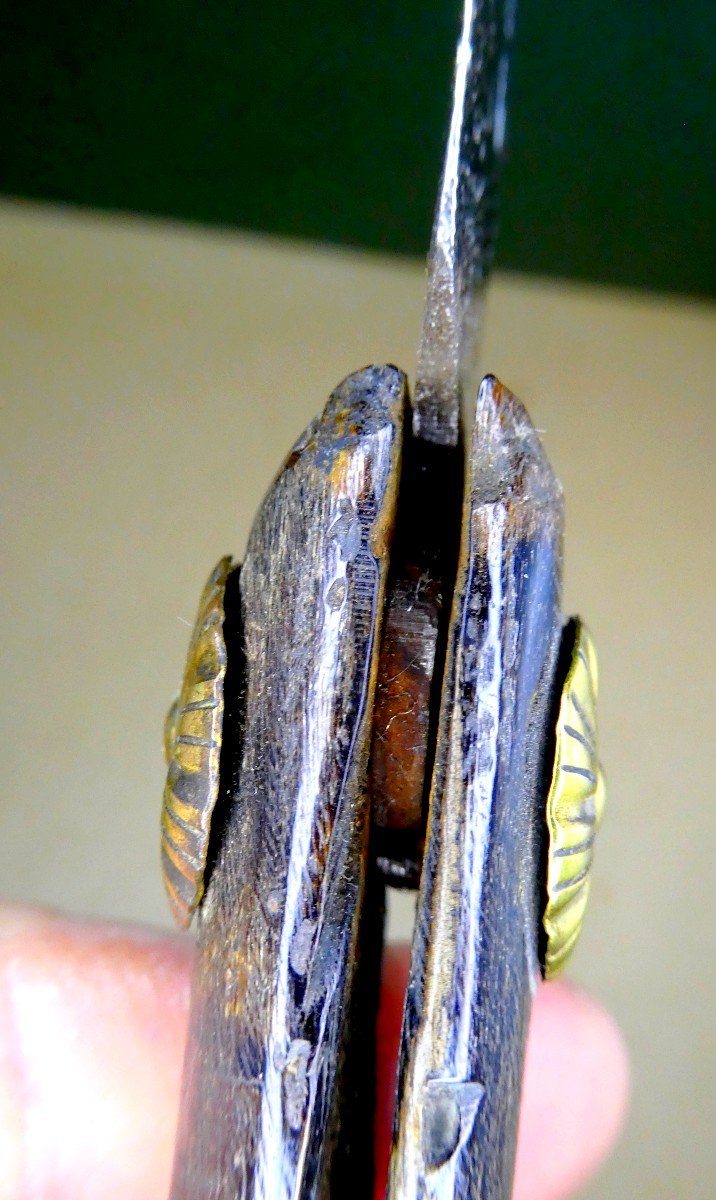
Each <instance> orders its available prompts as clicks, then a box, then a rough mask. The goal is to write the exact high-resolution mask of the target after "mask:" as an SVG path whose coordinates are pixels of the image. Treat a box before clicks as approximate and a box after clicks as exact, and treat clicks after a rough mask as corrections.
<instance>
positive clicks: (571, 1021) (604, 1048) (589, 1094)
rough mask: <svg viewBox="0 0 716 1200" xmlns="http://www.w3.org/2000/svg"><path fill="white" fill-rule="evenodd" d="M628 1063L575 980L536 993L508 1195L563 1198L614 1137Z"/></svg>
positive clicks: (614, 1033)
mask: <svg viewBox="0 0 716 1200" xmlns="http://www.w3.org/2000/svg"><path fill="white" fill-rule="evenodd" d="M628 1095H629V1063H628V1056H627V1052H626V1048H625V1045H624V1041H623V1038H622V1035H621V1033H620V1031H619V1029H618V1028H617V1026H616V1024H615V1022H614V1020H613V1019H612V1017H611V1016H610V1015H609V1014H608V1013H607V1012H606V1010H605V1009H604V1008H603V1007H602V1006H601V1005H600V1004H599V1003H598V1002H597V1001H595V1000H593V999H592V998H591V997H590V996H588V995H586V994H585V993H584V992H582V991H580V990H579V989H578V988H576V987H574V986H573V985H571V984H569V983H565V982H556V983H549V984H546V985H543V986H542V987H540V988H539V990H538V992H537V995H536V997H535V1003H534V1006H533V1009H532V1018H531V1022H530V1032H529V1038H528V1043H527V1052H526V1059H525V1074H524V1082H523V1090H522V1105H521V1112H520V1125H519V1133H518V1144H517V1164H516V1170H515V1186H514V1195H513V1200H562V1198H563V1197H566V1196H568V1195H570V1194H571V1193H572V1192H573V1191H574V1189H575V1188H577V1187H579V1186H580V1185H581V1184H583V1183H584V1181H585V1180H586V1179H587V1178H588V1177H589V1176H590V1175H591V1174H592V1173H593V1172H594V1170H595V1169H596V1167H597V1166H598V1165H599V1163H601V1162H602V1161H603V1159H604V1158H605V1157H606V1155H607V1154H608V1152H609V1150H610V1149H611V1148H612V1147H613V1145H614V1143H615V1142H616V1140H617V1137H618V1134H619V1131H620V1129H621V1126H622V1124H623V1120H624V1115H625V1111H626V1107H627V1102H628Z"/></svg>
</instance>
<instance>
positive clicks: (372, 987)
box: [162, 0, 604, 1200]
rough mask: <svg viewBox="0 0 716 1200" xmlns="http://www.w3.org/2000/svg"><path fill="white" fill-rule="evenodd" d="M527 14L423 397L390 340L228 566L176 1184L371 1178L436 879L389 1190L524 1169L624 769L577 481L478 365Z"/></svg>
mask: <svg viewBox="0 0 716 1200" xmlns="http://www.w3.org/2000/svg"><path fill="white" fill-rule="evenodd" d="M510 32H511V7H510V6H509V5H505V6H503V5H502V4H500V3H499V0H485V2H484V3H477V0H466V3H465V10H464V18H463V27H462V33H461V37H460V42H459V47H458V55H457V66H456V79H455V98H454V105H453V115H452V121H451V126H450V132H449V136H448V144H447V151H446V157H445V165H444V170H443V177H442V181H441V186H440V192H439V195H438V203H437V208H436V217H435V224H434V227H433V236H432V242H431V248H430V254H429V260H428V296H427V302H426V310H425V318H424V323H423V334H422V339H421V343H420V349H419V354H418V370H417V376H416V386H415V400H414V403H412V404H411V401H410V397H409V394H408V385H407V379H406V376H405V375H404V374H403V373H402V372H401V371H399V370H398V369H397V368H396V367H393V366H389V365H388V366H370V367H366V368H364V369H363V370H361V371H358V372H356V373H354V374H352V375H349V376H348V377H347V378H346V379H345V380H344V381H343V382H342V383H341V384H340V385H339V386H338V387H337V388H336V389H335V391H334V392H333V394H332V395H331V397H330V399H329V401H328V404H327V405H326V408H325V410H324V412H323V414H322V416H321V417H320V418H318V419H316V420H315V421H313V422H312V423H311V424H310V425H309V427H308V429H307V430H306V431H305V433H304V434H303V435H302V437H301V438H299V440H298V442H297V443H296V445H295V446H294V448H293V450H292V451H291V452H290V454H289V456H288V458H287V459H286V461H285V463H284V465H283V467H282V469H281V470H280V472H279V474H278V476H277V478H276V480H275V482H274V483H273V485H272V487H271V488H270V490H269V492H268V494H267V495H266V497H265V499H264V501H263V503H262V505H261V507H260V509H259V512H258V514H257V517H256V519H255V522H254V525H253V528H252V531H251V534H250V537H249V541H248V546H247V549H246V554H245V557H244V561H243V563H242V566H241V568H240V569H239V568H236V567H233V566H232V563H231V560H230V559H228V558H227V559H223V560H222V561H221V563H220V564H219V565H218V567H217V568H216V569H215V571H214V572H213V574H212V576H211V577H210V580H209V583H208V585H207V588H206V589H205V592H204V594H203V596H202V600H201V603H200V607H199V615H198V618H197V624H196V628H195V630H194V633H193V635H192V641H191V646H190V651H189V656H188V659H187V668H186V675H185V679H184V683H183V685H182V690H181V695H180V698H179V701H178V702H177V703H176V704H175V705H174V706H173V707H172V710H171V711H170V715H169V718H168V722H167V729H166V741H167V753H168V757H169V764H170V765H169V774H168V779H167V786H166V789H165V794H164V806H163V813H162V866H163V871H164V879H165V883H166V886H167V891H168V894H169V898H170V903H171V905H172V908H173V910H174V913H175V915H176V916H177V918H178V920H179V921H180V923H182V924H187V923H188V922H189V920H190V919H191V916H192V914H193V913H194V912H196V913H197V916H198V921H197V924H198V948H197V957H196V965H195V969H194V978H193V984H192V1001H191V1015H190V1024H189V1034H188V1041H187V1050H186V1058H185V1065H184V1079H183V1087H182V1100H181V1109H180V1118H179V1128H178V1134H177V1145H176V1156H175V1165H174V1175H173V1182H172V1191H171V1197H172V1200H202V1198H204V1197H205V1198H206V1200H209V1198H211V1200H328V1198H329V1197H341V1196H344V1195H345V1196H349V1195H350V1196H359V1197H368V1196H370V1195H372V1194H373V1190H374V1178H373V1158H372V1139H373V1108H374V1078H373V1062H374V1052H375V1047H374V1030H375V1018H376V1008H377V998H378V984H379V973H380V957H381V949H382V913H383V905H384V891H385V887H386V885H387V884H397V885H399V886H412V887H418V889H419V892H418V901H417V917H416V925H415V932H414V939H413V947H412V960H411V969H410V979H409V984H408V989H407V993H406V998H405V1011H404V1019H403V1029H402V1038H401V1049H400V1064H399V1074H398V1086H397V1096H396V1108H395V1124H394V1136H393V1147H392V1154H391V1162H390V1170H389V1177H388V1180H387V1183H386V1197H387V1198H388V1200H427V1198H431V1200H468V1198H469V1200H509V1196H510V1194H511V1190H512V1173H513V1164H514V1150H515V1140H516V1130H517V1112H518V1103H519V1095H520V1085H521V1075H522V1065H523V1055H524V1044H525V1037H526V1031H527V1023H528V1018H529V1011H530V1006H531V1001H532V997H533V995H534V991H535V988H536V987H537V986H538V982H539V979H540V976H541V975H544V976H546V977H547V978H551V977H552V976H553V975H555V974H557V973H558V972H559V971H560V970H561V969H562V967H563V966H564V964H565V962H566V960H567V958H568V956H569V954H570V953H571V951H572V949H573V947H574V944H575V942H576V939H577V937H578V934H579V929H580V927H581V922H582V919H583V916H584V908H585V903H586V898H587V893H588V887H589V871H590V869H591V864H592V853H593V838H594V832H595V830H596V828H597V826H598V824H599V822H600V820H601V816H602V810H603V796H604V790H603V779H602V774H601V769H600V767H599V763H598V759H597V756H596V714H595V705H596V689H597V669H596V657H595V653H594V647H593V644H592V642H591V639H590V637H589V635H588V633H587V631H586V629H585V628H584V626H583V625H582V624H581V622H579V621H576V620H573V621H571V622H565V620H564V618H563V615H562V612H561V600H560V594H561V560H562V528H563V501H562V492H561V488H560V486H559V483H558V482H557V480H556V478H555V476H554V474H553V472H552V469H551V467H550V464H549V461H548V459H547V457H546V454H545V452H544V449H543V447H542V445H541V443H540V440H539V438H538V436H537V433H536V432H535V429H534V427H533V426H532V423H531V422H530V419H529V417H528V415H527V413H526V411H525V409H524V408H523V406H522V405H521V404H520V402H519V401H518V400H517V399H516V398H515V397H514V396H513V395H512V394H511V393H510V392H509V391H508V390H507V389H506V388H505V387H503V386H502V384H500V383H499V381H498V380H496V379H495V378H494V377H493V376H486V377H485V378H484V379H483V381H482V383H481V384H480V386H479V388H474V387H473V383H472V375H473V369H474V338H475V331H476V314H477V312H478V311H479V303H478V301H479V291H480V285H481V282H482V280H483V279H484V276H485V274H486V271H487V267H488V265H489V260H490V254H491V245H492V232H493V213H494V180H495V175H496V168H497V164H498V162H499V159H500V155H501V149H502V138H503V130H504V95H505V80H506V46H507V43H508V41H509V36H510ZM470 397H476V399H474V400H473V402H472V412H469V416H470V417H471V419H472V432H471V437H470V442H469V447H468V453H467V454H465V450H464V443H463V433H462V421H461V401H462V400H463V399H464V398H467V400H468V401H469V400H470Z"/></svg>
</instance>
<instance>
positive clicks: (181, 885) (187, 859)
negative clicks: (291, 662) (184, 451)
mask: <svg viewBox="0 0 716 1200" xmlns="http://www.w3.org/2000/svg"><path fill="white" fill-rule="evenodd" d="M232 567H233V564H232V561H231V559H230V558H222V559H221V561H220V562H219V563H218V564H217V565H216V567H215V568H214V570H213V571H212V573H211V575H210V576H209V579H208V582H207V584H206V587H205V588H204V591H203V592H202V596H201V600H200V601H199V612H198V614H197V618H196V624H195V626H194V630H193V632H192V636H191V641H190V643H189V652H188V654H187V661H186V669H185V671H184V680H183V682H182V687H181V692H180V694H179V696H178V697H177V699H176V700H175V701H174V703H173V704H172V706H171V708H170V709H169V712H168V713H167V719H166V722H165V726H164V749H165V754H166V758H167V763H168V766H169V770H168V772H167V781H166V784H165V787H164V799H163V803H162V842H161V847H162V849H161V853H162V878H163V879H164V886H165V887H166V890H167V895H168V897H169V904H170V906H171V910H172V913H173V914H174V917H175V918H176V920H177V922H178V923H179V925H181V926H182V927H183V928H186V926H188V925H189V923H190V921H191V918H192V913H193V912H194V910H195V909H196V907H197V905H198V904H199V901H200V900H201V897H202V895H203V891H204V869H205V867H206V856H207V851H208V849H209V827H210V824H211V815H212V813H213V811H214V806H215V805H216V800H217V796H218V794H219V755H220V753H221V729H222V720H223V710H224V676H225V674H226V645H225V643H224V629H223V626H224V592H225V590H226V580H227V577H228V575H229V572H230V571H231V570H232Z"/></svg>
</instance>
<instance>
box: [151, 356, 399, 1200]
mask: <svg viewBox="0 0 716 1200" xmlns="http://www.w3.org/2000/svg"><path fill="white" fill-rule="evenodd" d="M404 404H405V380H404V376H403V375H402V374H401V372H399V371H397V370H396V369H395V368H392V367H384V368H376V367H372V368H366V370H365V371H362V372H359V373H357V374H356V375H354V376H351V377H349V379H348V380H346V381H345V382H344V383H343V384H342V385H341V386H340V387H339V388H338V389H337V390H336V392H334V394H333V396H332V398H331V400H330V402H329V404H328V406H327V408H326V410H325V413H324V416H323V418H322V419H321V420H319V421H315V422H313V423H312V424H311V425H310V426H309V428H308V430H307V432H306V434H305V435H304V436H303V437H302V438H301V439H299V441H298V443H297V444H296V446H295V447H294V450H293V451H292V453H291V454H290V455H289V458H288V459H287V461H286V464H285V466H284V468H283V469H282V471H281V472H280V473H279V476H278V478H277V480H276V482H275V483H274V485H273V487H272V489H271V490H270V492H269V494H268V496H267V498H266V499H265V501H264V503H263V505H262V507H261V508H260V510H259V513H258V516H257V518H256V521H255V523H254V526H253V530H252V533H251V536H250V538H249V543H248V549H247V553H246V557H245V560H244V563H243V566H242V568H241V574H240V591H241V631H239V632H238V633H237V632H236V631H234V634H233V636H234V639H235V640H239V641H242V642H243V655H244V657H245V668H244V678H243V680H236V679H234V681H233V683H231V681H230V680H229V677H228V672H227V723H229V724H231V726H232V730H233V732H232V730H229V731H228V737H229V743H231V742H232V741H233V750H229V751H228V752H227V756H228V757H227V758H226V759H222V776H223V781H224V784H225V785H227V787H228V791H227V794H226V795H224V797H223V804H224V812H223V820H220V828H221V836H220V839H219V842H220V845H219V847H218V860H217V862H216V867H215V869H214V870H213V873H212V876H211V880H210V883H209V886H208V890H207V894H206V898H205V901H204V904H203V906H202V909H201V913H200V932H199V954H198V962H197V967H196V972H195V977H194V986H193V998H192V1014H191V1024H190V1032H189V1040H188V1048H187V1056H186V1060H185V1079H184V1094H183V1099H182V1108H181V1115H180V1126H179V1136H178V1142H177V1145H178V1148H179V1149H178V1156H177V1160H176V1164H175V1175H174V1182H173V1189H172V1193H171V1194H172V1198H173V1200H200V1198H201V1197H206V1196H211V1197H212V1198H213V1200H237V1198H239V1197H241V1198H242V1200H243V1198H249V1197H250V1198H252V1200H259V1198H260V1200H282V1198H283V1197H296V1196H301V1197H303V1198H306V1200H308V1198H309V1197H314V1196H315V1197H317V1196H326V1195H328V1188H329V1186H330V1174H331V1165H332V1164H331V1161H330V1159H331V1152H332V1149H333V1147H334V1143H335V1141H336V1137H335V1133H336V1127H337V1124H338V1123H339V1122H340V1120H341V1114H340V1112H339V1111H338V1109H337V1107H336V1101H335V1096H336V1094H338V1093H340V1092H342V1093H343V1095H344V1096H348V1097H350V1095H351V1090H350V1083H348V1084H346V1085H345V1086H344V1084H345V1081H341V1086H335V1085H336V1080H337V1077H339V1076H340V1073H341V1063H342V1055H343V1048H344V1047H343V1039H344V1036H345V1031H346V1029H347V1028H348V1026H349V1022H346V1021H345V1020H344V1016H345V1013H346V1012H347V1006H348V1004H349V1003H350V1001H351V988H352V984H353V981H354V969H355V968H354V964H355V961H356V957H357V955H356V944H357V939H358V925H359V910H360V907H361V900H362V897H363V893H364V890H365V878H364V876H365V866H366V858H367V854H366V849H367V846H366V842H367V834H368V823H367V821H366V819H365V818H366V815H367V813H366V809H367V806H366V803H365V800H366V788H365V783H366V780H365V774H366V767H367V754H368V733H369V729H370V716H371V708H372V700H373V692H374V686H375V667H376V660H377V645H378V637H379V632H380V614H381V611H382V607H383V594H384V588H385V577H386V559H387V548H388V545H389V542H390V535H391V531H392V524H393V520H394V509H395V499H396V488H397V479H398V474H399V465H400V447H401V427H402V425H401V423H402V418H403V408H404ZM228 618H229V597H228V596H227V620H228ZM230 636H232V635H231V632H229V633H227V644H228V639H229V637H230ZM229 654H230V658H229V662H230V663H231V661H232V657H233V661H234V664H235V665H236V663H237V653H236V648H234V653H233V656H232V655H231V647H230V648H229ZM230 687H232V688H233V689H234V691H235V693H236V691H237V690H238V692H240V693H241V695H242V699H243V703H242V704H241V705H240V707H242V708H243V714H244V715H243V734H242V736H241V737H239V738H237V723H239V722H240V721H241V715H240V713H238V712H237V711H236V708H234V709H231V707H230V704H231V703H232V702H231V701H230V700H229V699H228V693H229V690H230ZM233 703H234V704H235V700H234V701H233ZM225 736H227V734H226V733H225ZM377 940H378V945H379V938H378V939H377ZM374 941H375V939H374ZM354 1024H355V1022H354ZM371 1024H372V1022H371V1021H370V1019H368V1020H364V1021H363V1022H362V1026H363V1028H365V1030H366V1036H367V1037H368V1038H369V1037H370V1036H371V1035H370V1033H369V1030H370V1026H371ZM360 1028H361V1025H360V1023H359V1024H358V1029H359V1030H360ZM353 1051H354V1055H355V1057H356V1061H357V1062H358V1063H360V1060H361V1058H363V1059H364V1060H365V1061H366V1062H368V1063H370V1061H371V1057H372V1056H371V1050H370V1043H368V1048H367V1050H364V1051H363V1053H361V1046H360V1043H358V1044H357V1045H356V1046H354V1047H353ZM363 1110H364V1111H365V1112H366V1113H369V1111H370V1104H369V1103H368V1104H367V1105H364V1106H363ZM359 1124H360V1122H359V1121H358V1120H357V1119H356V1114H355V1113H354V1114H353V1120H352V1122H351V1121H348V1120H345V1121H344V1122H343V1129H342V1133H341V1153H343V1152H347V1151H348V1150H349V1149H350V1141H351V1139H350V1137H348V1136H347V1135H348V1133H349V1132H350V1129H351V1125H352V1127H353V1128H354V1129H356V1130H357V1129H358V1126H359ZM366 1133H367V1136H368V1137H369V1136H370V1133H371V1127H370V1120H369V1121H368V1124H367V1129H366ZM370 1159H371V1155H370V1152H368V1153H367V1154H366V1156H365V1159H364V1160H363V1161H361V1159H360V1157H359V1159H358V1161H357V1165H356V1170H357V1171H358V1173H359V1174H360V1170H361V1169H362V1170H364V1171H367V1172H370V1167H371V1162H370Z"/></svg>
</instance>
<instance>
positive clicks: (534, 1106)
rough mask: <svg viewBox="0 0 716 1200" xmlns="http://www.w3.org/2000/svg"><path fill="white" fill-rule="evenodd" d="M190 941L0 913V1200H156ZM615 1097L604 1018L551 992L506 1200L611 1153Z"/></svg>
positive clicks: (560, 991)
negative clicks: (512, 1185)
mask: <svg viewBox="0 0 716 1200" xmlns="http://www.w3.org/2000/svg"><path fill="white" fill-rule="evenodd" d="M191 960H192V947H191V943H190V942H189V941H188V940H187V939H185V938H180V937H174V936H172V935H168V934H163V933H159V932H156V931H154V930H147V929H143V928H140V927H133V926H119V925H111V924H105V923H99V922H88V921H75V920H70V919H68V918H66V917H62V916H57V915H55V914H52V913H49V912H46V911H41V910H37V909H26V908H18V907H9V906H5V907H3V906H0V1163H2V1171H1V1172H0V1200H97V1197H99V1196H101V1197H102V1198H103V1200H120V1198H121V1200H161V1197H164V1196H167V1195H168V1192H169V1179H170V1173H171V1159H172V1147H173V1142H174V1132H175V1124H176V1116H177V1107H178V1101H179V1086H180V1079H181V1064H182V1052H183V1043H184V1038H185V1034H186V1026H187V1017H188V1011H189V981H190V974H191ZM407 970H408V954H407V950H406V949H405V948H401V947H393V948H389V950H388V951H387V953H386V958H385V962H384V970H383V985H382V999H381V1009H380V1015H379V1020H378V1059H377V1066H378V1097H377V1104H376V1158H377V1163H378V1167H379V1179H378V1181H377V1184H376V1192H375V1195H376V1197H378V1196H382V1194H383V1181H384V1178H385V1172H386V1169H387V1158H388V1152H389V1145H390V1129H391V1121H392V1101H393V1090H394V1083H395V1061H396V1055H397V1045H398V1039H399V1033H400V1020H401V1008H402V998H403V993H404V989H405V983H406V979H407ZM627 1092H628V1067H627V1059H626V1054H625V1051H624V1046H623V1043H622V1040H621V1036H620V1034H619V1032H618V1030H617V1029H616V1026H615V1025H614V1023H613V1021H612V1019H611V1018H610V1017H609V1016H608V1015H607V1014H606V1013H605V1012H604V1010H603V1009H602V1008H601V1007H600V1006H599V1005H598V1004H597V1003H596V1002H595V1001H594V1000H592V999H590V998H589V997H588V996H586V995H584V994H583V993H582V992H580V991H578V990H577V989H575V988H573V987H572V986H570V985H569V984H566V983H551V984H547V985H544V986H543V987H541V988H540V989H539V990H538V992H537V995H536V997H535V1003H534V1007H533V1012H532V1020H531V1024H530V1033H529V1041H528V1047H527V1059H526V1067H525V1079H524V1087H523V1095H522V1109H521V1116H520V1128H519V1137H518V1151H517V1168H516V1177H515V1189H514V1196H513V1200H563V1198H565V1197H568V1196H570V1195H573V1193H574V1190H575V1189H576V1188H577V1187H579V1185H580V1184H582V1183H584V1181H585V1180H586V1179H587V1178H588V1177H589V1175H591V1173H592V1172H593V1171H594V1169H595V1167H596V1166H597V1165H598V1164H599V1162H601V1160H602V1159H603V1157H604V1156H605V1154H606V1153H607V1152H608V1150H609V1149H610V1147H611V1146H612V1144H613V1143H614V1141H615V1139H616V1137H617V1135H618V1132H619V1129H620V1127H621V1123H622V1119H623V1115H624V1110H625V1105H626V1099H627Z"/></svg>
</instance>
